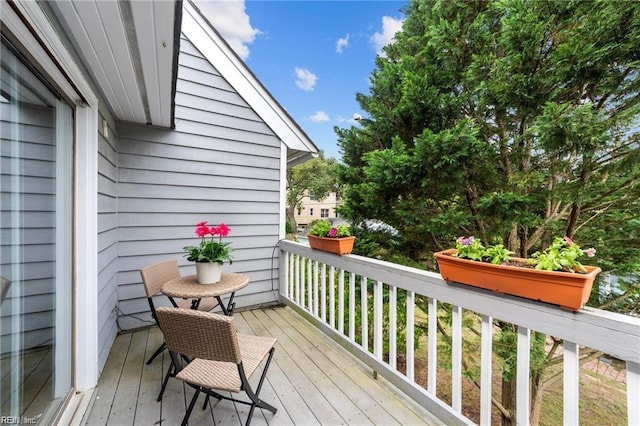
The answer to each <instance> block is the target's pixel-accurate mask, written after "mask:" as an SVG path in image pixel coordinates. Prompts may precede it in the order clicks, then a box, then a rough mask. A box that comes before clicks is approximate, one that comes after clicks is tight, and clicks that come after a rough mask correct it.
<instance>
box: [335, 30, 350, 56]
mask: <svg viewBox="0 0 640 426" xmlns="http://www.w3.org/2000/svg"><path fill="white" fill-rule="evenodd" d="M348 46H349V34H348V33H347V35H346V36H345V37H343V38H339V39H338V41H336V52H337V53H342V51H343V50H344V49H345V48H346V47H348Z"/></svg>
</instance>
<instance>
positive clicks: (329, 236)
mask: <svg viewBox="0 0 640 426" xmlns="http://www.w3.org/2000/svg"><path fill="white" fill-rule="evenodd" d="M307 238H308V239H309V246H310V247H311V248H313V249H317V250H323V251H327V252H330V253H335V254H339V255H343V254H349V253H351V251H352V250H353V243H354V241H355V239H356V237H354V236H352V235H351V231H350V230H349V226H347V225H344V224H342V225H337V226H333V225H332V224H331V222H329V221H328V220H326V219H321V220H317V221H315V222H314V223H313V225H311V228H309V233H308V234H307Z"/></svg>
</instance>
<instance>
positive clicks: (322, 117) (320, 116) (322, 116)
mask: <svg viewBox="0 0 640 426" xmlns="http://www.w3.org/2000/svg"><path fill="white" fill-rule="evenodd" d="M309 120H311V121H313V122H314V123H323V122H325V121H329V116H328V115H327V113H326V112H324V111H316V113H315V114H313V115H311V116H309Z"/></svg>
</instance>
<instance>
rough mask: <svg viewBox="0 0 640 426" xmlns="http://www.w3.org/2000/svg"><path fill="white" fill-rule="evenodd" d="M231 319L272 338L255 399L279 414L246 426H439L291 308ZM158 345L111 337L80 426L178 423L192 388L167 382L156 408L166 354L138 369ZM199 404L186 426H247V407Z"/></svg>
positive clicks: (153, 335)
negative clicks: (268, 361)
mask: <svg viewBox="0 0 640 426" xmlns="http://www.w3.org/2000/svg"><path fill="white" fill-rule="evenodd" d="M234 316H235V318H236V320H237V324H238V329H239V331H240V332H243V333H254V334H259V335H272V336H274V337H276V338H277V339H278V344H277V348H276V352H275V356H274V359H273V362H272V363H271V366H270V368H269V372H268V373H267V380H266V381H265V384H264V386H263V389H262V393H261V397H262V399H264V400H265V401H267V402H269V403H270V404H272V405H274V406H275V407H277V408H278V412H277V413H276V414H275V415H274V414H271V413H270V412H267V411H264V412H263V411H261V410H256V413H255V414H254V416H253V419H252V424H254V425H260V424H270V425H319V424H321V425H365V424H378V425H394V424H397V425H419V424H441V423H440V422H438V421H437V420H435V419H434V418H433V417H432V416H431V415H430V414H429V413H428V412H427V411H426V410H424V409H423V408H422V407H420V406H418V405H417V404H416V403H415V402H414V401H413V400H411V399H409V398H407V397H406V396H405V395H404V394H402V393H400V392H399V391H397V389H395V388H394V387H393V386H392V385H391V384H389V383H388V382H386V381H385V380H384V379H382V378H380V379H378V380H374V379H373V377H372V372H371V370H370V369H369V368H368V367H366V366H365V365H364V364H362V363H361V362H360V361H359V360H357V359H356V358H355V357H353V356H352V355H351V354H349V353H348V352H347V351H345V350H344V349H343V348H341V347H340V346H339V345H337V344H336V343H335V342H333V341H331V340H330V339H328V338H327V337H325V336H324V335H323V334H322V333H321V332H320V331H319V330H318V329H316V328H314V327H313V326H312V325H310V324H309V323H308V322H306V321H305V320H304V319H302V318H301V317H300V316H298V315H297V314H295V313H294V312H293V311H292V310H291V309H289V308H280V307H279V308H268V309H259V310H252V311H245V312H237V313H236V314H235V315H234ZM161 342H162V335H161V333H160V331H159V330H158V329H157V328H156V327H153V328H149V329H145V330H141V331H136V332H134V333H127V334H122V335H120V336H118V338H117V339H116V341H115V343H114V345H113V347H112V349H111V353H110V355H109V359H108V360H107V364H106V366H105V369H104V371H103V372H102V375H101V377H100V380H99V383H98V388H97V389H96V391H95V392H94V396H93V398H94V400H93V402H92V406H91V409H90V411H88V412H87V414H86V415H85V417H84V419H83V423H84V424H87V425H106V424H109V425H134V424H135V425H155V424H158V425H162V424H164V425H175V424H180V421H181V420H182V417H183V415H184V413H185V407H186V404H188V402H189V401H190V399H191V396H192V395H193V389H192V388H190V387H188V386H184V385H183V384H182V382H180V381H179V380H176V379H170V380H169V385H168V386H167V390H166V391H165V394H164V397H163V399H162V401H161V402H156V397H157V395H158V392H159V390H160V384H161V380H162V376H163V372H164V371H166V368H167V367H168V362H169V356H168V354H167V353H166V351H165V353H164V354H163V356H160V357H158V358H156V359H155V360H154V362H153V363H152V364H151V365H145V361H146V360H147V358H148V357H149V355H150V354H151V353H153V351H154V350H155V349H156V348H157V346H158V345H159V344H160V343H161ZM256 376H259V374H254V378H255V377H256ZM202 401H203V400H202V397H201V399H200V400H199V402H200V404H199V406H198V405H196V408H194V411H193V413H192V415H191V419H190V420H191V421H190V424H192V425H214V424H215V425H236V424H244V423H245V422H246V416H247V406H244V405H242V404H234V403H232V402H230V401H224V400H223V401H220V402H214V404H210V406H209V408H207V409H206V410H202V409H201V408H202ZM211 405H213V407H211Z"/></svg>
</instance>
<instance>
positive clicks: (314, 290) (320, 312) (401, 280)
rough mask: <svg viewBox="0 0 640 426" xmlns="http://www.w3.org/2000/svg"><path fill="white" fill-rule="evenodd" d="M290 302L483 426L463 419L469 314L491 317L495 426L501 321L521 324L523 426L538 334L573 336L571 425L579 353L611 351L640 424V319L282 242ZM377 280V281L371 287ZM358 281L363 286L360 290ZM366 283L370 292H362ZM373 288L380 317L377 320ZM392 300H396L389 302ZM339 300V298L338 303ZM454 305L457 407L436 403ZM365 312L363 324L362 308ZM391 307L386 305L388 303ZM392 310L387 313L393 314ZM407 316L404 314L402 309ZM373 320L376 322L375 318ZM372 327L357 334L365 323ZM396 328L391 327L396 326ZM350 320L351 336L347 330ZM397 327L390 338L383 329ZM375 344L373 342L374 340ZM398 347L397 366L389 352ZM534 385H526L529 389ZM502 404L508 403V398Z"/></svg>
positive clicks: (485, 398) (437, 410)
mask: <svg viewBox="0 0 640 426" xmlns="http://www.w3.org/2000/svg"><path fill="white" fill-rule="evenodd" d="M280 251H281V256H280V271H279V284H280V297H281V300H282V302H283V303H285V304H287V305H289V306H291V307H292V308H294V309H295V310H296V311H297V312H299V313H300V314H302V315H303V316H305V317H306V318H307V319H308V320H309V321H311V322H313V323H314V324H315V325H316V326H318V327H320V328H321V329H323V330H324V332H325V333H326V334H328V335H329V336H330V337H332V338H333V339H334V340H336V341H337V342H338V343H340V344H341V345H342V346H344V347H346V348H347V349H348V350H349V351H350V352H351V353H353V354H354V355H356V356H357V357H358V358H360V359H361V360H362V361H364V362H365V363H367V364H368V365H369V366H370V367H371V368H372V369H373V370H374V371H375V373H376V374H380V375H382V376H383V377H385V378H386V379H387V380H389V381H390V382H392V383H393V384H395V385H396V386H398V387H399V388H400V389H402V390H403V391H404V392H405V393H407V394H408V395H410V396H411V397H412V398H414V399H415V400H417V401H418V402H420V403H421V404H423V405H424V406H425V408H427V409H428V410H430V411H431V412H432V413H433V414H434V415H435V416H437V417H438V418H439V419H440V420H442V421H443V422H444V423H446V424H473V422H472V421H471V420H470V419H468V418H467V417H465V416H464V415H463V414H462V412H461V411H462V398H463V394H462V375H463V370H462V342H463V327H462V322H463V321H462V318H463V310H464V311H472V312H475V313H476V314H478V315H479V316H480V317H481V324H482V327H481V344H480V357H479V358H480V369H481V370H480V371H481V372H480V424H482V425H488V424H490V423H491V401H492V389H491V377H492V355H493V348H492V341H493V338H492V337H493V331H494V327H493V321H494V320H500V321H503V322H506V323H510V324H514V325H515V326H517V371H516V380H517V383H518V386H517V391H516V419H515V421H516V423H517V424H519V425H527V424H529V412H530V406H529V400H530V397H529V396H530V395H529V386H528V384H529V372H530V351H529V348H530V336H531V333H532V332H534V331H537V332H540V333H544V334H547V335H551V336H554V337H556V338H559V339H564V344H563V402H564V403H563V409H564V414H563V416H564V421H563V423H564V424H569V425H574V424H575V425H577V424H579V418H578V413H579V408H578V407H579V402H580V396H579V386H578V384H579V353H580V350H581V349H583V348H590V349H594V350H597V351H601V352H603V353H605V354H608V355H609V356H612V357H615V358H617V359H620V360H622V361H624V362H625V363H626V388H627V389H626V390H627V419H628V420H627V421H628V424H629V425H640V319H639V318H633V317H629V316H624V315H619V314H615V313H610V312H606V311H602V310H598V309H592V308H585V309H583V310H580V311H578V312H569V311H565V310H563V309H560V308H557V307H554V306H550V305H547V304H543V303H538V302H534V301H529V300H525V299H521V298H517V297H511V296H505V295H498V294H495V293H491V292H488V291H484V290H480V289H476V288H470V287H467V286H464V285H458V284H448V283H446V282H445V281H443V280H442V277H441V276H440V275H439V274H436V273H431V272H426V271H422V270H419V269H415V268H410V267H405V266H401V265H397V264H394V263H389V262H383V261H379V260H375V259H370V258H366V257H361V256H355V255H348V256H336V255H333V254H329V253H325V252H321V251H317V250H311V249H310V248H309V247H308V246H306V245H303V244H299V243H294V242H291V241H281V242H280ZM367 283H373V284H369V285H367ZM358 284H361V285H359V286H358ZM357 287H360V294H356V288H357ZM369 288H372V289H373V292H372V293H373V294H372V296H371V297H372V299H373V302H372V303H373V315H372V316H369V315H367V311H368V309H370V308H371V307H370V306H368V304H369V303H370V302H369V300H370V296H369V294H368V292H369ZM399 292H403V293H402V294H403V295H404V296H406V304H405V306H403V307H402V309H406V321H407V323H406V324H407V325H406V328H405V329H404V330H401V329H399V328H398V322H397V321H398V314H399V311H398V309H399V306H398V305H399V304H398V303H397V300H398V294H399ZM383 295H387V297H386V299H387V300H386V301H385V298H384V297H383ZM416 295H422V296H425V297H427V298H428V299H427V300H428V309H427V312H426V313H427V317H428V319H427V321H428V326H427V344H426V346H427V360H428V364H427V378H426V383H427V385H426V389H425V388H423V387H422V386H420V385H418V384H417V383H416V381H415V377H414V374H415V372H414V363H415V348H414V344H413V343H414V331H415V324H414V313H415V297H416ZM336 298H337V300H336ZM440 303H446V304H450V305H451V312H452V320H451V345H452V346H451V349H452V350H451V359H450V362H451V366H452V369H451V378H452V380H451V383H452V388H451V404H450V405H449V404H448V403H445V402H444V401H442V400H440V399H439V398H437V397H436V391H435V390H436V382H437V375H436V373H437V365H438V359H437V344H438V340H437V339H438V337H437V336H438V331H437V328H436V327H437V323H436V321H435V320H434V319H436V318H437V314H436V312H437V310H438V306H439V304H440ZM357 304H359V305H360V316H359V317H358V318H355V313H356V311H357V309H356V306H357ZM385 305H386V306H385ZM383 311H384V312H387V313H386V314H384V315H383ZM400 313H404V312H400ZM370 318H372V319H373V321H372V323H369V322H370V321H369V319H370ZM357 321H359V322H360V325H361V328H362V331H361V333H360V334H358V335H356V327H355V324H356V322H357ZM387 322H388V324H387ZM345 324H346V330H345ZM385 326H387V327H388V333H386V334H385V333H383V328H384V327H385ZM399 333H404V336H402V337H405V339H406V350H405V353H404V355H405V357H406V373H404V374H403V373H401V372H400V371H398V369H397V367H396V356H397V355H398V349H397V342H398V337H399ZM370 335H372V336H373V341H372V342H369V336H370ZM385 344H386V345H387V347H388V354H389V356H388V361H387V360H386V357H385V356H384V354H383V347H384V345H385ZM522 384H526V385H522ZM498 400H499V398H498Z"/></svg>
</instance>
